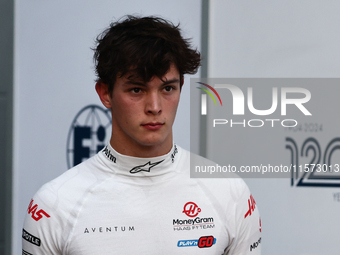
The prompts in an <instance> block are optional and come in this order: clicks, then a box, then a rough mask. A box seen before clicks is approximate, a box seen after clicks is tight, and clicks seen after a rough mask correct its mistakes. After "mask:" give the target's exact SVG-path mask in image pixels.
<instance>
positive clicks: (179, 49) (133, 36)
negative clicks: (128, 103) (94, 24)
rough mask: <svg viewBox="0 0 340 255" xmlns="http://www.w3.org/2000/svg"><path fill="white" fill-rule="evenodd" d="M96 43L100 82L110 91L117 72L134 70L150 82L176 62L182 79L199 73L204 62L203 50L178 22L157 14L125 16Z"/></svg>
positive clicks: (121, 73) (124, 72)
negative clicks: (156, 15) (181, 31)
mask: <svg viewBox="0 0 340 255" xmlns="http://www.w3.org/2000/svg"><path fill="white" fill-rule="evenodd" d="M96 43H97V46H96V48H94V49H93V50H94V52H95V53H94V61H95V67H96V74H97V82H102V83H105V84H107V85H108V87H109V91H110V93H111V92H112V90H113V86H114V83H115V82H116V78H117V76H118V75H119V77H122V76H124V75H125V74H126V73H127V72H133V73H135V74H136V75H137V76H138V77H140V78H141V79H143V81H144V82H148V81H149V80H150V79H151V78H152V77H153V76H155V75H156V76H157V77H158V78H160V79H161V78H162V77H163V76H164V75H165V74H166V72H167V71H168V70H169V68H170V65H171V64H175V65H176V67H177V68H178V71H179V73H180V78H181V79H182V77H183V75H184V74H194V73H196V72H197V69H198V67H199V66H200V62H201V56H200V53H199V52H198V51H197V50H196V49H192V48H191V45H190V40H189V39H184V38H183V37H182V36H181V33H180V29H179V25H177V26H175V25H174V24H172V23H171V22H169V21H167V20H165V19H162V18H159V17H154V16H150V17H136V16H130V15H129V16H125V17H124V18H123V19H121V20H119V21H117V22H114V23H111V24H110V27H109V28H107V29H106V30H105V31H104V32H103V33H101V34H100V35H99V36H98V37H97V40H96Z"/></svg>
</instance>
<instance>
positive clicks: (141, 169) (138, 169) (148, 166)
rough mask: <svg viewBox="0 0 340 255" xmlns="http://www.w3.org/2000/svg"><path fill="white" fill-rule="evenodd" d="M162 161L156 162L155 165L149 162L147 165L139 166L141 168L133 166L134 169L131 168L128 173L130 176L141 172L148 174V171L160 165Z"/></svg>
mask: <svg viewBox="0 0 340 255" xmlns="http://www.w3.org/2000/svg"><path fill="white" fill-rule="evenodd" d="M163 161H164V159H163V160H161V161H158V162H155V163H151V161H149V162H148V163H146V164H144V165H141V166H135V167H134V168H132V169H131V170H130V173H132V174H135V173H139V172H141V171H144V172H150V169H151V168H153V167H155V166H157V165H158V164H160V163H162V162H163Z"/></svg>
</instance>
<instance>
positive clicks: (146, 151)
mask: <svg viewBox="0 0 340 255" xmlns="http://www.w3.org/2000/svg"><path fill="white" fill-rule="evenodd" d="M167 140H168V141H164V142H163V143H161V144H156V145H143V144H138V143H134V144H127V143H123V142H122V141H117V140H115V139H114V138H113V137H111V140H110V144H111V146H112V148H113V149H114V150H116V151H117V152H118V153H120V154H123V155H127V156H132V157H139V158H151V157H158V156H162V155H165V154H167V153H168V152H169V151H170V150H171V148H172V146H173V141H172V136H171V139H167Z"/></svg>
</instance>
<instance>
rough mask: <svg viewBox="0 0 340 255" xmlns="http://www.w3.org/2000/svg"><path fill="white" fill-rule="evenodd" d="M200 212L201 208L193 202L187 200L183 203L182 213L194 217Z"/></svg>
mask: <svg viewBox="0 0 340 255" xmlns="http://www.w3.org/2000/svg"><path fill="white" fill-rule="evenodd" d="M200 212H201V208H199V207H198V206H197V205H196V204H195V203H194V202H188V203H186V204H185V205H184V208H183V213H185V214H186V215H187V216H189V217H192V218H193V217H196V216H197V215H198V214H199V213H200Z"/></svg>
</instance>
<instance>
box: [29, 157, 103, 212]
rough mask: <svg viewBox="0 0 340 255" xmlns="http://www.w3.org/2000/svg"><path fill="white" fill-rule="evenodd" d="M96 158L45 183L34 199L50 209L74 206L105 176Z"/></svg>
mask: <svg viewBox="0 0 340 255" xmlns="http://www.w3.org/2000/svg"><path fill="white" fill-rule="evenodd" d="M96 157H97V156H94V157H92V158H90V159H88V160H86V161H84V162H82V163H80V164H79V165H77V166H74V167H72V168H71V169H69V170H67V171H66V172H64V173H63V174H61V175H59V176H58V177H56V178H55V179H53V180H51V181H49V182H47V183H45V184H44V185H43V186H42V187H41V188H40V189H39V190H38V191H37V193H36V194H35V196H34V198H35V199H38V200H40V201H43V203H45V204H46V205H49V206H50V207H54V206H55V205H58V207H60V206H67V205H72V204H74V203H75V202H77V201H78V200H79V199H80V198H81V197H82V196H84V194H85V193H86V192H87V191H88V190H89V188H90V187H91V186H94V185H95V184H96V182H98V181H100V176H101V175H103V171H101V170H100V167H98V166H97V161H98V159H97V158H96Z"/></svg>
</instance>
